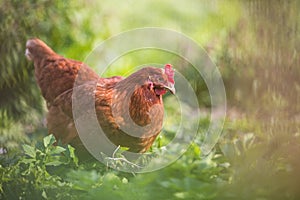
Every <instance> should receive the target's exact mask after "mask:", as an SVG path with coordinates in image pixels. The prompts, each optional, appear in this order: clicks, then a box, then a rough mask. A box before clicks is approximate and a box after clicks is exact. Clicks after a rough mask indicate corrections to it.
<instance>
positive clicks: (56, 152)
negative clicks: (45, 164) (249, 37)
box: [50, 146, 66, 154]
mask: <svg viewBox="0 0 300 200" xmlns="http://www.w3.org/2000/svg"><path fill="white" fill-rule="evenodd" d="M64 151H66V149H65V148H63V147H60V146H56V147H55V148H54V149H53V150H51V151H50V154H60V153H62V152H64Z"/></svg>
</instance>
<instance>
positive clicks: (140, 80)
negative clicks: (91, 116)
mask: <svg viewBox="0 0 300 200" xmlns="http://www.w3.org/2000/svg"><path fill="white" fill-rule="evenodd" d="M25 54H26V57H27V58H28V60H32V61H33V62H34V67H35V78H36V81H37V83H38V85H39V87H40V89H41V92H42V95H43V97H44V98H45V100H46V102H47V108H48V110H49V112H48V114H47V127H48V132H49V134H54V136H55V137H56V139H57V140H61V141H62V143H64V144H66V143H69V144H71V145H72V146H74V147H75V149H82V148H83V144H82V142H81V140H80V138H79V135H78V132H77V130H76V128H75V122H74V120H76V119H75V117H74V116H75V115H73V112H72V95H73V92H74V88H75V87H76V88H81V89H80V90H79V91H80V92H81V93H80V96H79V97H78V98H82V104H85V103H86V102H85V98H86V97H88V96H91V95H94V96H93V97H94V100H95V102H94V106H93V107H94V108H95V111H96V116H97V120H98V122H99V124H100V126H101V128H102V130H103V132H104V134H105V135H106V137H107V138H108V139H109V140H110V141H111V142H112V143H113V144H115V145H117V146H118V145H120V146H123V147H127V148H128V151H131V152H145V151H147V150H148V149H149V148H150V147H151V145H152V143H153V142H154V140H155V138H156V137H157V135H158V134H159V133H160V131H161V129H162V124H163V117H164V107H163V101H162V95H164V94H165V93H166V92H167V91H170V92H171V93H175V88H174V84H175V82H174V71H173V69H172V66H171V65H169V64H167V65H165V68H164V69H160V68H155V67H145V68H142V69H140V70H138V71H136V72H135V73H133V74H131V75H130V76H128V77H127V78H123V77H120V76H115V77H111V78H100V77H99V76H98V75H97V74H96V73H95V72H94V71H93V70H92V69H91V68H89V67H88V66H87V65H85V64H84V63H82V62H79V61H75V60H71V59H67V58H64V57H63V56H60V55H58V54H56V53H55V52H54V51H53V50H52V49H51V48H49V47H48V46H47V45H46V44H45V43H44V42H42V41H41V40H39V39H30V40H28V41H27V43H26V53H25ZM75 81H76V84H75ZM73 98H74V96H73ZM80 112H82V113H85V110H82V111H80Z"/></svg>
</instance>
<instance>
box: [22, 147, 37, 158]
mask: <svg viewBox="0 0 300 200" xmlns="http://www.w3.org/2000/svg"><path fill="white" fill-rule="evenodd" d="M23 150H24V152H25V154H26V155H28V156H30V157H31V158H35V157H36V151H35V148H34V147H32V146H29V145H27V144H24V145H23Z"/></svg>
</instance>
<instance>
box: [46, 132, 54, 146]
mask: <svg viewBox="0 0 300 200" xmlns="http://www.w3.org/2000/svg"><path fill="white" fill-rule="evenodd" d="M43 141H44V147H48V146H50V145H53V144H54V143H55V141H56V140H55V137H54V135H52V134H50V135H48V136H46V137H44V140H43Z"/></svg>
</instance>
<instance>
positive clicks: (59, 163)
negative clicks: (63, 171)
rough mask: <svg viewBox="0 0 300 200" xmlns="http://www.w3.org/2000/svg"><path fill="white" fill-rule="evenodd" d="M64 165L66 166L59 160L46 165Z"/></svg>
mask: <svg viewBox="0 0 300 200" xmlns="http://www.w3.org/2000/svg"><path fill="white" fill-rule="evenodd" d="M62 164H64V163H63V162H61V161H59V160H54V161H50V162H48V163H46V166H59V165H62Z"/></svg>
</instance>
